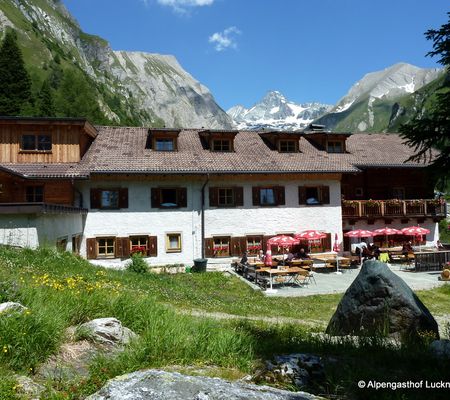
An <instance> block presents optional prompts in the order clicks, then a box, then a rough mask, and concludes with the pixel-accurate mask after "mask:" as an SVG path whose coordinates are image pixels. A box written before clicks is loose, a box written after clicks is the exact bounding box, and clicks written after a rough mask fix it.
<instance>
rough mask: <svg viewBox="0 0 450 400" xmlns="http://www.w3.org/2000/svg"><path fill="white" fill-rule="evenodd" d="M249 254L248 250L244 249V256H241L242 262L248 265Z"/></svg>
mask: <svg viewBox="0 0 450 400" xmlns="http://www.w3.org/2000/svg"><path fill="white" fill-rule="evenodd" d="M247 255H248V251H244V254H243V256H242V258H241V264H242V265H248V257H247Z"/></svg>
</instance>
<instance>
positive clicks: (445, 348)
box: [430, 339, 450, 358]
mask: <svg viewBox="0 0 450 400" xmlns="http://www.w3.org/2000/svg"><path fill="white" fill-rule="evenodd" d="M430 351H431V352H432V353H433V354H434V355H435V356H436V357H438V358H450V340H449V339H441V340H434V341H433V342H431V344H430Z"/></svg>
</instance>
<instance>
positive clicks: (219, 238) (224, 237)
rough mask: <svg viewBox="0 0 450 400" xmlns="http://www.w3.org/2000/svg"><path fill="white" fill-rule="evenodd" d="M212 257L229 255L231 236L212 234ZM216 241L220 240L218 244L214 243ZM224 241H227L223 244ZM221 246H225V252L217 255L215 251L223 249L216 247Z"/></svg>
mask: <svg viewBox="0 0 450 400" xmlns="http://www.w3.org/2000/svg"><path fill="white" fill-rule="evenodd" d="M212 239H213V254H214V255H213V258H221V257H224V258H225V257H231V236H213V238H212ZM216 240H217V241H220V244H217V243H216ZM224 241H226V242H227V243H225V244H224ZM218 247H220V248H223V247H227V250H226V251H227V252H228V253H226V254H220V255H218V254H217V253H218V252H219V251H220V252H222V251H224V250H218V249H217V248H218Z"/></svg>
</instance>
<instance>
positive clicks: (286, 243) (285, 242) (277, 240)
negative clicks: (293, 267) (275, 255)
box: [267, 235, 299, 263]
mask: <svg viewBox="0 0 450 400" xmlns="http://www.w3.org/2000/svg"><path fill="white" fill-rule="evenodd" d="M298 243H299V241H298V239H295V238H293V237H292V236H287V235H278V236H274V237H271V238H270V239H269V240H268V241H267V244H268V245H270V246H275V245H276V246H278V247H281V248H282V249H283V263H284V249H289V247H291V246H293V245H295V244H298Z"/></svg>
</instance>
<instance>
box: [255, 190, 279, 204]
mask: <svg viewBox="0 0 450 400" xmlns="http://www.w3.org/2000/svg"><path fill="white" fill-rule="evenodd" d="M263 190H271V191H272V198H273V202H272V203H263V196H262V191H263ZM259 205H260V206H263V207H273V206H276V205H277V198H276V194H275V188H274V187H260V188H259Z"/></svg>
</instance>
